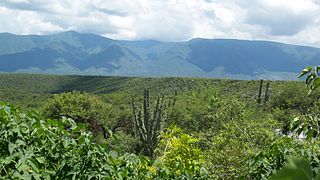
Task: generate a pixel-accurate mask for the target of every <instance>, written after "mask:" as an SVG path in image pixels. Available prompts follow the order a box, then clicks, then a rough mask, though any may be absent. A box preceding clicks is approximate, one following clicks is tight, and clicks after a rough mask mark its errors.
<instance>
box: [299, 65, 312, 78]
mask: <svg viewBox="0 0 320 180" xmlns="http://www.w3.org/2000/svg"><path fill="white" fill-rule="evenodd" d="M311 71H312V67H311V66H307V67H306V68H304V69H303V70H302V72H301V73H300V75H299V76H298V77H299V78H300V77H302V76H304V75H305V74H307V73H309V72H311Z"/></svg>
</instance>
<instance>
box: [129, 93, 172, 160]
mask: <svg viewBox="0 0 320 180" xmlns="http://www.w3.org/2000/svg"><path fill="white" fill-rule="evenodd" d="M132 108H133V116H134V122H133V132H134V135H135V136H137V137H139V138H140V141H141V143H142V152H143V154H144V155H146V156H149V157H150V158H154V150H155V148H156V147H157V145H158V143H159V135H160V130H161V127H162V126H163V123H164V121H165V119H166V117H165V116H166V114H165V109H166V105H165V102H164V96H160V95H159V96H158V97H157V101H156V105H155V107H154V111H153V112H152V110H151V105H150V96H149V89H148V87H146V88H145V90H144V96H143V105H142V108H138V107H137V106H136V104H135V101H134V98H132Z"/></svg>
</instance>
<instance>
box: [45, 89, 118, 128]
mask: <svg viewBox="0 0 320 180" xmlns="http://www.w3.org/2000/svg"><path fill="white" fill-rule="evenodd" d="M111 111H112V107H111V105H107V104H105V103H103V102H102V101H101V100H100V99H99V98H98V97H96V96H93V95H90V94H88V93H81V92H78V91H73V92H67V93H62V94H55V95H54V96H53V98H52V99H50V100H49V101H48V102H47V104H45V106H44V109H43V114H44V116H45V117H48V118H61V117H67V118H71V119H74V120H75V121H76V122H77V123H87V124H88V125H89V127H90V130H92V131H93V132H94V133H98V132H103V125H105V126H107V127H108V126H111V124H112V123H113V122H108V116H109V115H110V114H111ZM102 124H103V125H102Z"/></svg>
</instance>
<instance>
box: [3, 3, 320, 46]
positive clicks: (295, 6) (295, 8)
mask: <svg viewBox="0 0 320 180" xmlns="http://www.w3.org/2000/svg"><path fill="white" fill-rule="evenodd" d="M0 21H1V23H0V32H11V33H15V34H48V33H55V32H61V31H67V30H74V31H78V32H87V33H95V34H99V35H103V36H106V37H111V38H115V39H130V40H136V39H156V40H160V41H184V40H188V39H191V38H195V37H202V38H237V39H253V40H257V39H259V40H271V41H280V42H285V43H294V44H302V45H311V46H317V47H320V0H1V1H0Z"/></svg>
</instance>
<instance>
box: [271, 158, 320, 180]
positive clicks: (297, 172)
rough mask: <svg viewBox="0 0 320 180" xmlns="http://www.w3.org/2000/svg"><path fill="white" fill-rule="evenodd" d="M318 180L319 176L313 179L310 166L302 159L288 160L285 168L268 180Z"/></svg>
mask: <svg viewBox="0 0 320 180" xmlns="http://www.w3.org/2000/svg"><path fill="white" fill-rule="evenodd" d="M286 179H287V180H300V179H305V180H313V179H314V180H319V179H320V176H317V177H315V178H314V175H313V172H312V170H311V166H310V164H309V162H308V161H306V160H304V159H303V158H300V159H299V158H297V159H291V158H289V159H288V162H287V164H286V166H284V167H283V168H282V169H281V170H280V171H279V172H277V173H276V174H275V175H273V176H272V177H271V178H270V180H286Z"/></svg>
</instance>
